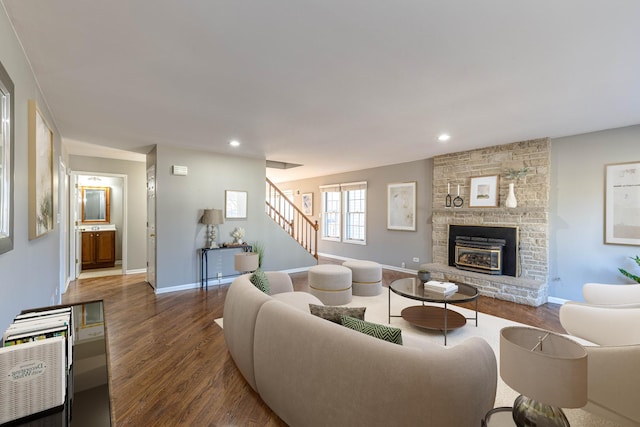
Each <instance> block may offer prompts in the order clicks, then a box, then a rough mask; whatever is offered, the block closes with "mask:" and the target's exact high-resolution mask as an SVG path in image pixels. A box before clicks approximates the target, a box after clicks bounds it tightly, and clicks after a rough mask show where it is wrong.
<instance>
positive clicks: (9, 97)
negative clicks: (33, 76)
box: [0, 63, 15, 254]
mask: <svg viewBox="0 0 640 427" xmlns="http://www.w3.org/2000/svg"><path fill="white" fill-rule="evenodd" d="M13 92H14V85H13V81H12V80H11V78H10V77H9V73H7V70H5V68H4V66H3V65H2V63H0V254H3V253H5V252H9V251H10V250H12V249H13V159H14V155H13V144H14V126H13V119H14V116H15V114H14V113H15V112H14V105H15V103H14V102H13Z"/></svg>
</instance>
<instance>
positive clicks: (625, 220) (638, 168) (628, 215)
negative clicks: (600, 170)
mask: <svg viewBox="0 0 640 427" xmlns="http://www.w3.org/2000/svg"><path fill="white" fill-rule="evenodd" d="M604 218H605V219H604V223H605V226H604V230H605V232H604V242H605V243H609V244H616V245H640V162H632V163H617V164H609V165H605V215H604Z"/></svg>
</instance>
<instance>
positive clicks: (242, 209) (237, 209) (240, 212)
mask: <svg viewBox="0 0 640 427" xmlns="http://www.w3.org/2000/svg"><path fill="white" fill-rule="evenodd" d="M224 216H225V218H228V219H246V218H247V192H246V191H234V190H225V192H224Z"/></svg>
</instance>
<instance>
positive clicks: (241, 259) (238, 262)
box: [233, 252, 258, 273]
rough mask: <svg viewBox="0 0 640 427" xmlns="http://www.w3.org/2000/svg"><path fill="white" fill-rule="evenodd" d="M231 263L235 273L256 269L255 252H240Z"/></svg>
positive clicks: (256, 257)
mask: <svg viewBox="0 0 640 427" xmlns="http://www.w3.org/2000/svg"><path fill="white" fill-rule="evenodd" d="M233 261H234V262H233V264H234V268H235V269H236V271H240V272H243V273H246V272H250V271H256V270H257V269H258V253H257V252H240V253H239V254H235V256H234V260H233Z"/></svg>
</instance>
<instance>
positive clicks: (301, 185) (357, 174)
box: [278, 159, 433, 270]
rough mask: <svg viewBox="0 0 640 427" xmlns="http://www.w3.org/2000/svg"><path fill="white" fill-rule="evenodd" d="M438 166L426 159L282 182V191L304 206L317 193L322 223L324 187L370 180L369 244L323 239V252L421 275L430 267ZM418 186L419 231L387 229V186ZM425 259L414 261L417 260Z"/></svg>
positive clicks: (315, 207) (315, 200)
mask: <svg viewBox="0 0 640 427" xmlns="http://www.w3.org/2000/svg"><path fill="white" fill-rule="evenodd" d="M432 176H433V161H432V160H431V159H423V160H418V161H414V162H408V163H400V164H395V165H391V166H383V167H378V168H371V169H364V170H359V171H354V172H347V173H342V174H336V175H327V176H323V177H318V178H311V179H305V180H300V181H292V182H285V183H279V184H278V187H279V188H280V189H281V190H293V193H294V203H295V204H296V206H298V207H301V199H302V194H304V193H313V216H312V218H313V219H315V220H318V223H320V217H319V213H320V211H321V210H322V199H321V195H320V189H319V186H321V185H327V184H339V183H347V182H357V181H367V244H366V245H359V244H351V243H342V242H332V241H326V240H319V242H318V251H319V252H320V253H324V254H332V255H337V256H341V257H345V258H355V259H366V260H371V261H376V262H379V263H382V264H385V265H389V266H395V267H398V268H400V267H401V266H402V263H403V262H404V263H405V267H406V268H407V269H412V270H417V268H418V266H419V265H420V264H422V263H425V262H431V259H432V253H431V252H432V243H431V230H432V228H431V205H432V204H431V193H432V190H431V184H432ZM407 181H416V182H417V195H416V198H417V216H416V231H396V230H387V210H386V209H387V184H391V183H398V182H407ZM414 257H417V258H419V259H420V261H419V262H413V261H412V260H413V258H414Z"/></svg>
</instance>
